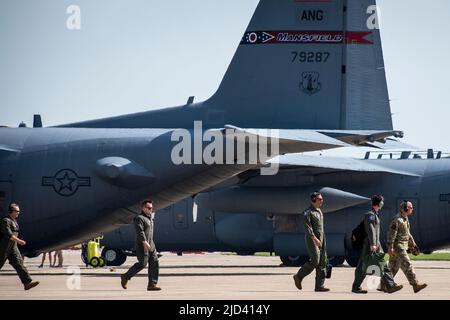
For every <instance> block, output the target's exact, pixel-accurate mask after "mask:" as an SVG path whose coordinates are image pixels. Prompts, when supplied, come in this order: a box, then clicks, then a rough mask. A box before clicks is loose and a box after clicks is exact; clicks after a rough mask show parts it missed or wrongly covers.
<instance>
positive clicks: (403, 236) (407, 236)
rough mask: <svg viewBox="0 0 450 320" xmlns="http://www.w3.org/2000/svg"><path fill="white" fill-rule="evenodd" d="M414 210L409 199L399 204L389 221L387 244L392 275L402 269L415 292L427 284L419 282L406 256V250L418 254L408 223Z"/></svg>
mask: <svg viewBox="0 0 450 320" xmlns="http://www.w3.org/2000/svg"><path fill="white" fill-rule="evenodd" d="M413 210H414V207H413V204H412V202H410V201H406V200H405V201H403V202H402V203H401V204H400V213H398V214H397V215H396V216H395V217H394V218H393V219H392V221H391V224H390V226H389V231H388V236H387V244H388V253H389V257H390V258H389V269H390V270H391V272H392V274H393V276H394V277H395V275H396V274H397V272H398V270H399V269H402V271H403V273H404V274H405V276H406V278H407V279H408V282H409V283H410V284H411V285H412V286H413V290H414V292H415V293H417V292H419V291H420V290H422V289H424V288H425V287H426V286H427V284H425V283H423V284H421V283H419V282H418V281H417V278H416V274H415V273H414V270H413V267H412V264H411V260H410V259H409V256H408V250H410V251H411V253H412V254H414V255H418V254H419V253H420V251H419V248H418V246H417V244H416V242H415V241H414V238H413V236H412V235H411V233H410V225H409V220H408V216H409V215H410V214H412V212H413Z"/></svg>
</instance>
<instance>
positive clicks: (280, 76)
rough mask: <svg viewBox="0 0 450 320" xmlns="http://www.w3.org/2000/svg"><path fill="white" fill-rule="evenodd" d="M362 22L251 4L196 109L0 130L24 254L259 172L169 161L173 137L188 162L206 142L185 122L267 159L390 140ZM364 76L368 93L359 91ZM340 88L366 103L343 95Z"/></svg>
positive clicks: (351, 5) (349, 8) (0, 168)
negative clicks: (229, 54)
mask: <svg viewBox="0 0 450 320" xmlns="http://www.w3.org/2000/svg"><path fill="white" fill-rule="evenodd" d="M368 3H370V1H368ZM309 12H311V13H314V12H315V13H316V14H315V16H316V18H313V16H314V14H311V15H310V14H309ZM305 13H308V14H306V16H307V18H305V19H306V20H305V19H303V16H305ZM319 13H320V14H319ZM336 13H338V14H336ZM362 14H363V15H364V17H365V16H366V13H365V12H363V11H362V10H361V8H360V4H359V2H358V4H357V2H356V1H343V0H335V1H330V2H327V3H311V4H305V3H302V2H297V1H291V0H283V1H280V0H262V1H261V2H260V4H259V5H258V7H257V9H256V11H255V14H254V16H253V18H252V20H251V22H250V25H249V27H248V29H247V31H246V32H245V33H244V36H243V38H242V41H241V43H240V44H239V47H238V49H237V52H236V54H235V56H234V58H233V60H232V62H231V65H230V67H229V69H228V71H227V73H226V74H225V76H224V79H223V81H222V83H221V85H220V87H219V89H218V90H217V92H216V93H215V94H214V95H213V96H212V97H211V98H210V99H208V100H207V101H205V102H201V103H192V99H190V100H189V102H188V104H187V105H185V106H181V107H174V108H166V109H159V110H153V111H149V112H146V113H140V114H134V115H126V116H121V117H115V118H109V119H100V120H94V121H87V122H83V123H78V124H70V125H64V126H61V127H65V128H40V127H41V124H42V122H41V121H36V127H37V128H15V129H12V128H1V129H0V195H1V199H2V200H3V202H2V207H3V210H5V206H6V205H7V203H8V202H10V201H16V202H18V203H19V204H20V206H21V209H22V212H23V215H22V217H21V220H20V225H21V228H22V229H21V233H22V235H23V237H24V238H25V239H26V240H28V243H27V247H25V248H24V253H26V254H27V255H29V256H32V255H36V254H38V253H39V252H42V251H46V250H50V249H54V248H58V247H63V246H66V245H70V244H75V243H79V242H81V241H82V240H86V239H89V238H92V237H94V236H96V235H98V234H99V233H102V232H107V231H109V230H112V229H114V228H117V227H118V226H120V225H121V224H126V223H129V222H130V221H131V219H132V217H133V216H134V215H135V214H136V213H138V205H139V202H140V201H141V200H143V199H147V198H151V199H153V200H154V201H155V208H156V209H163V208H165V207H167V206H169V205H171V204H174V203H176V202H177V201H180V200H182V199H183V198H186V197H189V196H191V195H193V194H196V193H198V192H200V191H202V190H204V189H206V188H209V187H211V186H213V185H215V184H217V183H219V182H222V181H224V180H226V179H228V178H230V177H232V176H234V175H236V174H238V173H240V172H242V171H244V170H247V169H251V168H253V167H255V166H256V167H258V166H260V165H261V164H262V163H263V162H264V160H265V159H259V161H258V163H256V164H253V163H252V164H250V163H247V162H245V161H244V163H239V162H235V161H234V162H233V161H232V163H228V164H217V163H212V164H207V163H205V162H204V161H200V163H198V164H187V163H183V164H179V165H178V164H176V163H174V162H173V158H172V154H173V150H174V148H176V146H177V142H179V141H177V140H176V139H175V140H174V139H173V137H174V135H175V136H177V137H182V136H183V135H181V134H177V133H179V132H180V130H181V129H180V128H184V129H185V131H181V132H184V133H186V132H187V133H188V135H189V136H190V137H192V136H194V140H192V143H189V146H190V147H189V148H188V150H189V151H192V150H191V149H193V151H200V152H199V153H195V152H194V154H200V158H201V155H202V154H203V153H202V152H203V151H204V150H205V149H206V148H207V147H208V146H209V144H208V142H211V143H212V141H211V135H210V136H209V140H207V141H205V140H201V142H200V149H199V150H196V143H195V133H196V132H197V131H198V130H197V128H196V125H195V124H196V121H202V123H201V128H203V129H211V130H212V132H216V133H217V132H219V133H220V134H222V136H221V137H220V138H219V140H223V141H225V140H226V141H229V140H233V141H235V140H236V143H237V141H238V140H239V141H241V142H242V141H246V139H247V138H249V139H248V140H247V142H246V144H245V145H246V146H248V147H249V148H248V150H250V149H251V148H250V147H253V149H255V148H258V147H261V146H260V145H259V144H258V143H256V144H255V143H253V142H250V140H251V139H250V137H248V135H250V136H251V137H253V138H254V137H256V138H257V140H261V139H266V140H268V141H270V142H269V143H270V146H269V149H271V146H275V145H277V144H276V143H274V142H273V141H279V150H278V152H274V153H271V154H270V155H271V156H275V155H277V154H284V153H286V152H305V151H312V150H319V149H327V148H335V147H341V146H346V145H348V144H351V145H357V146H360V145H373V144H377V143H385V142H386V139H389V137H391V136H394V137H399V136H402V133H401V132H399V131H393V127H392V120H391V114H390V108H389V101H388V98H387V88H386V86H385V74H384V70H383V61H382V58H381V44H380V37H379V31H378V30H376V29H374V30H367V26H366V24H365V19H364V21H360V20H361V19H360V18H361V15H362ZM309 17H311V18H309ZM355 17H356V18H355ZM344 21H347V22H346V23H344ZM328 30H331V31H328ZM350 61H351V64H350V63H349V62H350ZM368 61H369V62H371V63H369V64H367V62H368ZM372 78H375V83H377V84H380V85H375V86H372V85H368V83H367V79H372ZM343 79H347V81H343ZM344 83H348V84H352V85H354V86H359V87H363V88H364V90H365V91H366V94H365V95H364V96H361V97H353V96H352V95H350V94H349V92H351V86H352V85H344ZM343 101H346V103H343ZM244 123H245V124H246V125H245V126H240V125H241V124H244ZM67 127H71V128H67ZM101 127H103V129H100V128H101ZM116 128H121V129H116ZM141 128H147V129H141ZM186 129H189V130H186ZM258 129H261V130H266V129H281V130H280V131H278V133H277V134H271V133H267V130H266V131H264V132H265V133H264V132H262V133H261V131H260V130H258ZM228 130H231V132H229V133H227V132H228ZM232 149H234V148H232ZM259 149H261V148H259ZM246 150H247V149H246ZM182 153H183V152H182ZM238 154H239V155H241V156H243V157H244V158H246V157H247V156H248V154H249V152H247V151H245V152H244V153H242V152H241V153H238V152H236V153H235V155H238ZM183 155H184V153H183ZM195 157H196V156H194V158H195ZM224 157H225V158H226V155H224ZM219 158H220V157H219ZM227 159H228V158H227ZM232 159H234V158H233V157H232ZM202 160H203V159H202ZM196 163H197V162H196ZM262 169H264V168H262Z"/></svg>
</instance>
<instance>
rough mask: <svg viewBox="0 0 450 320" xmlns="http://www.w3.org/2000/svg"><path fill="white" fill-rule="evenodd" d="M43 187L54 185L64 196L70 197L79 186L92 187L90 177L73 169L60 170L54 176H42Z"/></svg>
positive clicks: (58, 192) (55, 189) (57, 191)
mask: <svg viewBox="0 0 450 320" xmlns="http://www.w3.org/2000/svg"><path fill="white" fill-rule="evenodd" d="M42 186H43V187H53V190H54V191H55V192H56V193H57V194H59V195H60V196H63V197H70V196H72V195H74V194H75V192H77V190H78V188H79V187H90V186H91V178H90V177H79V176H78V174H77V173H76V172H75V171H73V170H72V169H62V170H59V171H58V172H57V173H56V174H55V175H54V176H53V177H42Z"/></svg>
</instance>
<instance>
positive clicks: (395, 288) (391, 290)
mask: <svg viewBox="0 0 450 320" xmlns="http://www.w3.org/2000/svg"><path fill="white" fill-rule="evenodd" d="M402 289H403V285H401V284H396V285H394V286H392V287H386V288H385V290H383V291H384V292H387V293H394V292H397V291H399V290H402Z"/></svg>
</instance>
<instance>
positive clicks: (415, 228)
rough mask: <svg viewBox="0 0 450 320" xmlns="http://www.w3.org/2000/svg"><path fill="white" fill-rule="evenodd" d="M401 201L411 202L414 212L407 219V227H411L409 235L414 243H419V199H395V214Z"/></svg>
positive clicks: (398, 210)
mask: <svg viewBox="0 0 450 320" xmlns="http://www.w3.org/2000/svg"><path fill="white" fill-rule="evenodd" d="M403 200H408V201H411V203H412V204H413V208H414V211H413V213H412V214H411V215H410V216H409V217H408V219H409V225H410V227H411V230H410V232H411V234H412V236H413V237H414V239H415V240H416V242H418V243H419V242H420V228H419V224H420V220H419V210H420V207H419V199H417V198H409V197H404V198H397V212H400V204H401V203H402V202H403Z"/></svg>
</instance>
